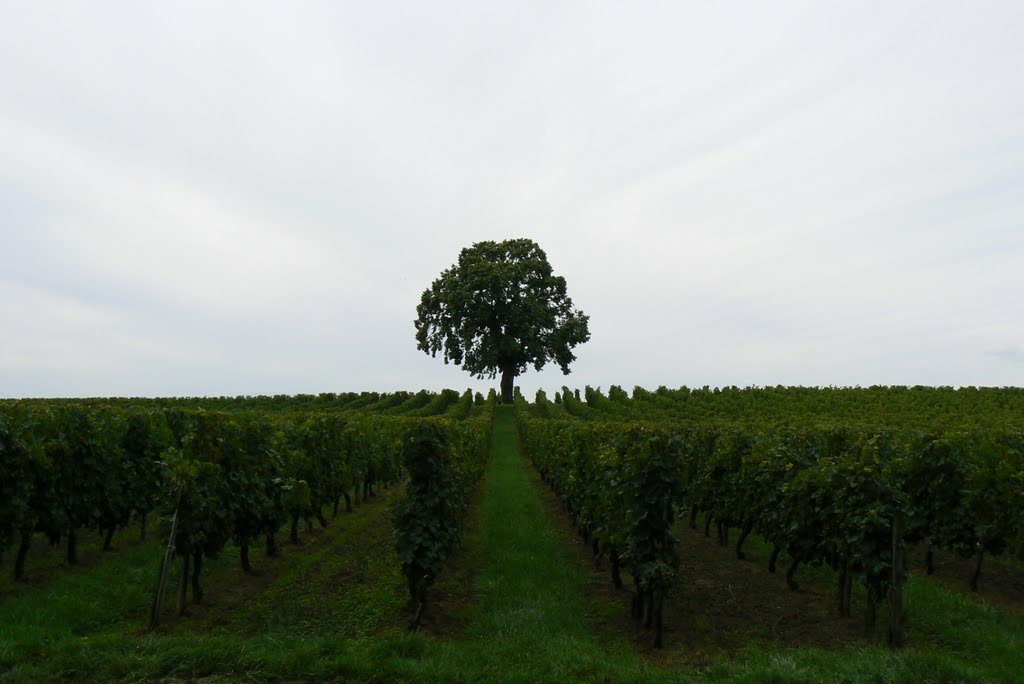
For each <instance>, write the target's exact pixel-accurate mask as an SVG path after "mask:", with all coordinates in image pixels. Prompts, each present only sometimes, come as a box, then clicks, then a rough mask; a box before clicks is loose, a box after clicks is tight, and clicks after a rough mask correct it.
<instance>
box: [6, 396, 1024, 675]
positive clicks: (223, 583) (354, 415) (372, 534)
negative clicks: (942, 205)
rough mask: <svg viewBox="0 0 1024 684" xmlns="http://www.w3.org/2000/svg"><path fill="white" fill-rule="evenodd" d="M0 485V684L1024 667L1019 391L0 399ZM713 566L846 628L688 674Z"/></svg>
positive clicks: (763, 608)
mask: <svg viewBox="0 0 1024 684" xmlns="http://www.w3.org/2000/svg"><path fill="white" fill-rule="evenodd" d="M520 449H521V452H522V453H521V455H520ZM523 459H526V460H525V461H524V460H523ZM526 461H530V462H532V464H533V467H534V468H535V471H533V472H535V473H536V476H535V479H531V477H534V476H532V475H529V472H530V471H527V470H526V469H525V463H526ZM485 471H486V473H487V474H486V475H485ZM0 473H2V477H0V559H2V566H0V567H2V571H3V573H4V574H5V579H4V580H3V581H2V582H0V618H2V619H0V680H2V679H5V678H8V679H10V680H12V681H22V680H24V681H30V680H37V679H71V678H75V679H86V680H106V679H125V680H135V679H149V678H160V677H168V676H170V677H186V678H187V677H200V676H204V675H207V674H222V675H228V676H230V677H237V678H239V679H244V680H265V679H279V678H298V679H332V678H344V679H346V680H347V679H352V680H381V679H384V680H390V679H394V680H404V679H409V678H413V679H418V680H437V681H444V680H449V679H452V678H455V676H454V675H455V674H456V673H457V674H458V677H461V678H464V679H467V680H480V681H485V680H492V679H504V680H508V681H534V680H536V679H579V680H590V679H595V680H608V679H610V680H613V681H620V680H621V681H635V680H636V679H646V680H650V681H676V680H688V679H689V678H691V677H702V678H710V679H711V680H716V681H717V680H722V681H732V680H735V679H741V680H748V681H758V680H760V678H761V677H768V676H769V675H771V677H776V678H778V679H780V680H784V681H819V680H821V679H823V678H831V679H834V680H835V681H859V680H860V679H861V678H869V679H872V678H873V679H878V680H879V681H913V680H915V679H916V678H919V677H920V675H921V673H923V672H931V673H932V674H933V675H934V677H935V678H936V679H946V680H949V681H960V680H966V681H1013V673H1019V672H1021V671H1024V662H1022V661H1021V660H1020V655H1019V649H1017V648H1016V647H1015V646H1014V644H1015V643H1017V642H1018V641H1017V640H1019V638H1020V637H1021V626H1022V625H1021V614H1022V611H1024V593H1022V591H1021V589H1022V587H1024V563H1022V560H1024V391H1022V390H1018V389H1012V388H1004V389H974V388H966V389H960V390H953V389H951V388H923V387H917V388H888V387H873V388H864V389H838V388H823V389H807V388H781V387H780V388H763V389H762V388H758V389H754V388H748V389H739V388H723V389H713V390H712V389H708V388H704V389H698V390H690V389H686V388H683V389H679V390H668V389H665V388H660V389H658V390H657V391H647V390H643V389H641V388H636V389H634V390H633V391H632V393H627V392H626V391H624V390H622V389H621V388H618V387H612V388H610V389H609V391H608V393H607V394H603V393H601V392H600V391H598V390H595V389H592V388H586V389H585V390H584V391H583V392H582V393H581V392H579V391H573V390H570V389H568V388H562V390H561V391H559V392H557V393H555V394H554V395H553V397H552V398H549V397H548V395H547V394H546V393H545V392H543V391H538V392H537V395H536V397H535V400H534V402H532V403H529V402H527V401H526V400H525V398H524V397H523V396H522V395H519V394H518V393H517V394H516V401H515V405H514V406H511V407H507V406H500V405H499V404H498V400H497V396H496V394H495V393H494V392H493V391H492V392H491V394H490V396H488V397H486V398H485V397H484V396H482V395H480V394H476V395H474V394H473V393H472V392H470V391H467V392H465V393H462V394H459V393H458V392H454V391H450V390H446V391H444V392H441V393H429V392H418V393H408V392H396V393H388V394H379V393H369V392H364V393H347V394H321V395H305V396H303V395H300V396H278V397H239V398H206V399H186V398H182V399H89V400H18V401H13V400H5V401H0ZM501 478H504V479H501ZM715 547H717V548H719V549H722V550H723V552H724V551H726V550H727V553H728V555H731V556H732V558H733V561H734V563H735V564H736V567H737V568H741V569H742V570H741V572H742V573H744V574H743V575H742V576H743V577H748V576H749V577H752V578H755V579H754V580H751V582H756V583H757V584H756V586H757V587H761V586H769V585H768V584H766V583H767V582H770V581H773V580H771V579H770V578H773V577H775V576H776V575H778V576H779V578H780V579H779V584H778V585H777V591H778V592H780V596H784V595H786V594H789V595H792V596H799V597H800V599H801V600H802V601H804V602H805V603H806V602H810V603H814V602H815V601H821V602H825V603H827V604H828V605H827V606H824V608H823V610H825V611H827V612H830V613H832V614H833V615H834V620H836V621H838V622H836V623H835V624H838V625H850V624H853V623H856V624H857V625H858V627H857V628H856V629H854V630H851V629H848V628H847V627H842V628H841V630H840V631H842V634H843V635H845V636H842V638H841V639H837V640H833V641H832V642H829V643H830V644H831V645H830V646H829V647H828V648H826V649H825V651H824V653H827V654H831V655H828V656H825V655H822V654H821V653H822V652H819V651H818V650H815V649H817V648H818V646H817V643H818V642H815V644H816V645H815V647H814V648H810V646H809V645H804V644H802V643H799V640H798V639H797V640H793V639H791V640H790V641H792V642H793V643H785V642H784V643H781V644H780V643H775V644H771V643H769V644H764V643H760V642H757V641H756V640H752V641H750V642H749V643H748V644H746V645H745V646H743V648H746V649H747V651H745V653H746V655H742V654H741V655H740V656H735V655H729V654H727V653H726V652H725V650H722V649H723V648H724V647H723V646H721V645H719V646H718V647H717V648H718V649H719V650H718V655H717V656H716V660H717V661H719V662H718V664H717V665H715V667H717V668H719V669H718V670H714V671H707V670H704V669H702V668H703V667H706V664H704V663H705V660H704V659H703V656H702V657H700V658H698V657H696V656H695V655H694V653H695V648H696V647H695V645H694V644H693V643H690V642H688V640H687V639H685V638H682V637H681V636H680V635H681V634H686V633H687V632H686V629H690V630H691V631H692V630H693V629H697V628H699V625H700V624H702V622H701V621H702V620H703V619H704V616H703V613H701V614H700V615H696V614H694V611H695V609H694V608H693V605H694V601H696V602H697V605H699V599H700V591H701V589H700V588H699V587H698V586H696V585H698V584H700V585H701V586H705V584H706V583H707V582H711V581H712V580H711V578H710V577H708V573H709V572H710V567H711V565H710V563H711V561H710V560H709V559H710V556H709V555H708V554H713V553H716V552H715V551H714V548H715ZM919 557H920V558H921V559H922V560H921V562H920V563H917V561H916V560H912V559H917V558H919ZM716 562H717V561H716ZM715 567H716V568H717V567H719V566H717V565H716V566H715ZM723 567H724V566H723ZM937 567H938V568H939V570H938V571H937V570H936V568H937ZM948 567H955V568H956V569H957V572H959V573H960V574H961V575H963V576H962V577H961V578H959V580H960V584H954V583H953V582H954V581H955V580H956V579H957V578H950V577H945V576H943V572H944V569H945V568H948ZM716 572H725V573H729V572H732V571H731V570H729V569H728V568H726V569H724V570H722V571H718V570H716ZM947 574H948V573H947ZM737 576H739V575H737ZM990 576H991V578H992V579H991V580H990ZM738 582H746V580H730V584H729V591H730V592H733V591H734V589H733V587H734V586H735V587H737V588H736V590H737V591H738V590H739V587H738ZM961 585H962V586H961ZM707 586H709V587H710V586H711V585H710V584H707ZM751 586H754V585H751ZM707 591H710V589H708V590H707ZM752 591H753V592H755V593H756V592H761V589H756V590H752ZM979 591H984V592H985V593H984V596H985V597H986V602H982V601H980V600H979V599H977V598H975V597H976V596H978V592H979ZM549 594H550V595H549ZM574 596H575V597H576V598H572V597H574ZM784 600H786V599H785V598H778V599H777V598H776V597H772V596H763V597H761V598H760V599H759V601H760V603H759V605H758V606H757V607H756V608H754V609H753V611H752V612H754V613H757V614H759V615H761V614H763V615H765V616H767V617H768V618H770V614H771V611H772V610H774V609H773V605H776V604H777V603H779V602H780V601H784ZM989 600H992V601H994V602H995V603H996V604H997V605H996V607H992V606H989V605H988V603H987V601H989ZM524 601H525V602H528V605H530V606H533V607H532V608H531V609H529V610H527V609H526V608H525V607H524V606H525V605H527V603H524ZM943 606H944V607H943ZM951 606H952V607H951ZM701 610H705V609H703V608H702V609H701ZM706 610H711V609H706ZM595 615H604V616H606V618H605V619H603V620H597V621H596V622H595V618H594V616H595ZM588 616H589V617H588ZM620 617H621V618H623V619H620ZM712 618H713V619H712ZM708 619H709V620H711V621H712V622H714V620H715V619H717V618H716V617H715V616H714V615H713V614H712V616H711V618H708ZM780 619H781V618H780ZM47 620H49V622H47ZM960 622H963V623H964V624H967V623H969V624H971V625H972V627H971V629H972V630H980V632H985V634H986V637H985V639H988V640H989V641H984V640H983V639H982V640H979V641H977V644H981V643H985V644H987V645H986V646H979V645H977V644H975V645H965V644H967V642H966V641H963V643H961V642H959V641H957V639H960V638H961V637H960V636H956V637H954V636H952V635H958V632H957V630H958V629H959V628H958V624H959V623H960ZM940 623H941V625H942V626H941V627H940V626H939V624H940ZM513 625H515V626H513ZM687 625H689V627H687ZM694 625H697V627H694ZM834 627H835V625H834V624H833V623H829V624H828V625H822V626H821V627H820V628H819V629H818V631H821V630H822V629H826V630H831V629H834ZM698 631H699V629H698ZM704 631H705V632H710V634H708V635H706V636H704V637H702V639H704V640H705V641H707V642H708V643H711V644H712V645H714V644H715V643H716V642H715V638H716V637H715V634H714V633H713V632H714V630H710V629H707V630H704ZM947 631H948V634H947ZM595 632H596V634H595ZM972 634H973V632H972ZM979 639H981V638H980V637H979ZM690 641H691V642H692V639H690ZM567 643H572V644H574V645H573V646H572V647H570V648H568V651H567V650H566V647H565V644H567ZM720 643H721V644H724V643H725V642H724V641H723V642H720ZM730 643H731V642H730ZM951 643H954V644H959V645H958V646H955V647H952V648H951V647H950V644H951ZM972 643H974V642H972ZM559 644H562V645H561V646H560V645H559ZM702 648H703V647H702ZM850 648H852V649H855V651H850V650H848V649H850ZM750 649H753V650H750ZM758 649H764V651H763V655H759V654H761V653H762V651H759V650H758ZM792 649H796V650H795V651H794V650H792ZM979 649H980V650H979ZM986 649H987V650H986ZM713 650H714V646H713ZM566 652H569V653H576V654H577V655H576V659H575V660H574V659H573V658H571V657H570V658H569V659H568V660H565V658H566V656H565V653H566ZM523 653H531V654H533V655H534V656H535V657H533V658H532V659H531V661H530V663H526V662H525V661H524V660H523ZM778 653H787V654H788V655H787V656H786V658H789V659H790V660H789V661H786V662H782V661H778V660H777V658H778V655H777V654H778ZM821 658H834V659H835V660H832V661H827V662H828V663H829V664H826V665H822V664H821V663H819V662H817V660H819V659H821ZM761 660H763V661H764V662H761ZM805 660H806V661H810V662H812V664H807V665H801V664H800V663H803V662H804V661H805ZM979 662H984V663H987V664H986V665H984V666H982V665H978V663H979ZM835 663H850V667H853V668H860V669H854V670H850V671H849V674H844V670H843V669H842V666H837V665H836V664H835ZM837 667H839V668H840V669H838V670H837V669H836V668H837ZM452 668H454V669H452ZM495 668H498V669H495ZM531 668H532V669H531ZM558 668H566V669H558ZM722 668H724V669H722ZM758 668H760V669H758ZM787 668H789V669H787ZM802 668H803V669H802ZM815 668H818V669H815ZM979 668H980V669H979ZM855 671H856V672H860V673H861V674H860V675H858V674H853V673H854V672H855ZM716 672H717V674H716ZM825 672H827V673H828V677H824V675H823V673H825ZM866 672H876V674H877V675H878V676H877V677H876V676H875V675H870V676H869V675H868V674H865V673H866ZM531 673H532V674H531ZM559 673H560V674H559ZM883 674H884V676H883Z"/></svg>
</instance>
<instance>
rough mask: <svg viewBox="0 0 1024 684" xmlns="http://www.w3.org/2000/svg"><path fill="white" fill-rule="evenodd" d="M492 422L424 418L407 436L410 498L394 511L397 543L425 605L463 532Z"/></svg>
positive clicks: (412, 584)
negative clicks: (426, 596)
mask: <svg viewBox="0 0 1024 684" xmlns="http://www.w3.org/2000/svg"><path fill="white" fill-rule="evenodd" d="M489 428H490V420H489V419H487V418H483V419H477V420H474V421H464V422H461V423H458V422H452V421H442V420H421V421H418V422H416V423H415V424H413V425H411V426H410V427H409V428H408V429H407V430H406V432H405V433H404V434H403V435H402V440H401V454H402V464H403V466H404V467H405V470H406V472H407V474H408V481H407V483H406V496H405V498H403V499H402V500H400V501H399V502H398V503H397V504H396V506H395V510H394V520H395V543H396V547H397V551H398V558H399V560H400V562H401V564H402V572H403V573H404V574H405V576H406V579H407V581H408V585H409V592H410V594H411V598H412V599H413V600H415V601H418V602H420V603H422V602H423V601H424V600H425V592H426V590H427V588H428V587H429V586H430V585H431V584H432V583H433V582H434V580H435V579H436V578H437V576H438V575H439V574H440V572H441V569H442V568H443V567H444V563H445V561H446V560H447V558H448V554H449V553H450V552H451V550H452V548H453V547H454V545H455V544H456V543H457V542H458V541H459V539H460V535H461V532H462V523H463V518H464V517H465V512H466V507H467V506H468V505H469V497H470V493H471V491H472V488H473V485H474V484H475V483H476V482H477V480H479V479H480V476H481V474H482V473H483V466H484V463H485V462H486V457H487V450H488V448H489V440H488V437H489Z"/></svg>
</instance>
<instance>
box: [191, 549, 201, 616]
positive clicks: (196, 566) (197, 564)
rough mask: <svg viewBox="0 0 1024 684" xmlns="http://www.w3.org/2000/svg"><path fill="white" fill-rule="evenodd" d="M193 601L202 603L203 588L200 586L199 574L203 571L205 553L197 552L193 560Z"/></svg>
mask: <svg viewBox="0 0 1024 684" xmlns="http://www.w3.org/2000/svg"><path fill="white" fill-rule="evenodd" d="M192 565H193V568H192V601H194V602H195V603H202V601H203V588H202V587H201V586H199V573H200V572H202V571H203V553H202V551H196V552H195V554H194V555H193V560H192Z"/></svg>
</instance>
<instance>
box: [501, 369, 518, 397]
mask: <svg viewBox="0 0 1024 684" xmlns="http://www.w3.org/2000/svg"><path fill="white" fill-rule="evenodd" d="M515 381H516V372H515V369H513V368H503V369H502V370H501V403H502V404H511V403H512V397H513V396H514V394H515V390H514V387H515Z"/></svg>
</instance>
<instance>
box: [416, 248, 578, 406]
mask: <svg viewBox="0 0 1024 684" xmlns="http://www.w3.org/2000/svg"><path fill="white" fill-rule="evenodd" d="M416 314H417V318H416V322H415V325H416V340H417V348H418V349H421V350H423V351H424V352H426V353H428V354H430V355H431V356H437V354H438V352H440V353H441V355H442V358H443V359H444V362H445V363H449V362H452V363H454V364H456V365H460V366H462V367H463V368H464V369H465V370H467V371H468V372H470V373H472V374H473V375H474V376H476V377H478V378H484V377H489V378H493V377H495V376H496V375H498V374H499V373H500V374H501V375H502V380H503V397H502V398H503V401H504V402H505V403H509V402H510V400H511V391H512V387H511V385H509V386H508V394H507V395H506V394H505V382H506V379H507V380H508V382H511V378H514V377H516V376H518V375H520V374H522V373H523V372H524V371H525V370H526V368H527V367H528V366H530V365H532V366H533V367H534V368H535V369H537V370H540V369H541V368H543V367H544V366H545V365H546V364H547V363H548V361H554V362H555V363H556V364H558V366H559V367H560V368H561V369H562V372H563V373H568V372H569V364H570V363H572V362H573V361H574V360H575V358H576V357H575V356H574V355H573V353H572V349H573V348H574V347H575V346H576V345H579V344H582V343H584V342H586V341H587V340H589V339H590V332H589V330H588V328H587V320H588V318H587V316H586V315H584V314H583V313H582V312H580V311H578V310H576V309H574V308H573V304H572V300H571V299H570V298H569V296H568V295H567V294H566V284H565V278H563V277H561V276H555V275H554V274H553V273H552V270H551V265H550V264H549V263H548V260H547V255H546V254H545V253H544V251H543V250H542V249H541V248H540V247H539V246H538V245H537V244H536V243H534V242H533V241H531V240H527V239H517V240H505V241H504V242H489V241H488V242H478V243H475V244H474V245H473V246H472V247H468V248H465V249H463V250H462V252H461V253H460V254H459V261H458V263H457V264H455V265H454V266H452V267H450V268H448V269H446V270H445V271H444V272H442V273H441V276H440V277H439V278H438V279H437V280H435V281H434V282H433V284H432V285H431V286H430V288H428V289H427V290H426V291H424V292H423V296H422V298H421V299H420V304H419V306H417V307H416Z"/></svg>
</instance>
